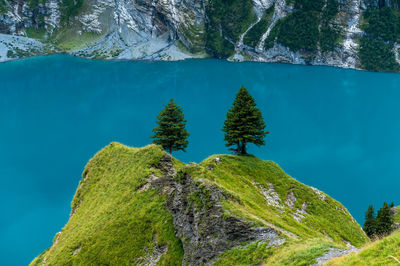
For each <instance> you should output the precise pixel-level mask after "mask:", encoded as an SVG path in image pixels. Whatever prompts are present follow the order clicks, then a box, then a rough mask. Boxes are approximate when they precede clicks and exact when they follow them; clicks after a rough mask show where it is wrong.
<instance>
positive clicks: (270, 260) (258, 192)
mask: <svg viewBox="0 0 400 266" xmlns="http://www.w3.org/2000/svg"><path fill="white" fill-rule="evenodd" d="M71 207H72V211H71V214H70V220H69V222H68V223H67V225H66V226H65V227H64V228H63V229H62V231H61V232H59V233H57V234H56V236H55V238H54V240H53V245H52V246H51V247H50V248H49V249H47V250H46V251H44V252H43V253H42V254H41V255H40V256H38V257H37V258H36V259H35V260H34V261H33V262H32V265H44V264H46V265H71V264H74V265H75V264H76V265H89V264H91V265H93V264H102V265H103V264H111V265H116V264H118V265H130V264H143V265H156V264H160V265H182V263H183V264H185V265H186V264H189V265H200V264H207V265H210V264H215V265H243V264H245V265H248V264H260V263H265V264H271V265H277V264H287V265H289V264H290V265H293V264H303V265H304V264H312V263H315V262H316V258H319V257H321V256H323V255H324V254H325V253H327V252H330V251H332V250H337V249H345V248H348V247H352V245H354V246H361V245H362V244H364V243H366V242H367V237H366V236H365V234H364V232H363V231H362V230H361V228H360V226H359V225H358V224H357V223H356V221H355V220H354V219H353V218H352V216H351V215H350V214H349V212H348V211H347V210H346V209H345V208H344V207H343V206H342V205H341V204H340V203H339V202H337V201H335V200H333V199H332V198H330V197H329V196H328V195H326V194H325V193H323V192H321V191H319V190H317V189H315V188H311V187H308V186H306V185H304V184H301V183H300V182H298V181H296V180H294V179H293V178H291V177H289V176H288V175H286V174H285V173H284V172H283V171H282V170H281V169H280V168H279V166H278V165H276V164H275V163H273V162H270V161H263V160H260V159H258V158H255V157H252V156H233V155H218V156H212V157H210V158H208V159H206V160H205V161H204V162H202V163H201V164H194V163H191V164H188V165H185V164H183V163H182V162H180V161H178V160H176V159H173V158H172V157H171V156H169V155H168V154H166V153H165V152H164V151H162V150H161V148H160V147H159V146H155V145H150V146H147V147H144V148H140V149H139V148H128V147H126V146H123V145H121V144H118V143H112V144H110V145H109V146H107V147H106V148H104V149H103V150H102V151H100V152H99V153H98V154H97V155H96V156H95V157H94V158H93V159H91V160H90V162H89V163H88V165H87V166H86V168H85V170H84V172H83V178H82V180H81V182H80V184H79V186H78V189H77V191H76V194H75V197H74V199H73V201H72V204H71ZM89 262H90V263H89Z"/></svg>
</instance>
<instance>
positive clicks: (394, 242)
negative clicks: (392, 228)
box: [326, 232, 400, 266]
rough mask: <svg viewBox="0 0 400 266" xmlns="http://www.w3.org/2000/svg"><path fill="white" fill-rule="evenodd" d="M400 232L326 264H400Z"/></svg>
mask: <svg viewBox="0 0 400 266" xmlns="http://www.w3.org/2000/svg"><path fill="white" fill-rule="evenodd" d="M393 257H394V258H396V259H397V260H400V232H395V233H393V234H392V235H390V236H388V237H385V238H383V239H381V240H378V241H375V242H373V243H371V244H368V245H366V246H365V247H363V248H362V250H361V251H360V252H357V253H352V254H349V255H347V256H343V257H339V258H336V259H333V260H331V261H329V262H328V263H327V264H326V265H331V266H332V265H393V266H395V265H399V264H400V263H398V262H396V260H395V259H394V258H393Z"/></svg>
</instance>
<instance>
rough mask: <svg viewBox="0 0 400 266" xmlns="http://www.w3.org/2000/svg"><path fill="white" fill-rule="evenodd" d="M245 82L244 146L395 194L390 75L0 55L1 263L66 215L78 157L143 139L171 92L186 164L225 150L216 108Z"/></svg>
mask: <svg viewBox="0 0 400 266" xmlns="http://www.w3.org/2000/svg"><path fill="white" fill-rule="evenodd" d="M242 85H244V86H246V87H247V88H248V89H249V91H250V92H251V94H252V95H253V96H254V97H255V99H256V101H257V103H258V106H259V107H260V109H261V110H262V112H263V115H264V118H265V121H266V124H267V127H268V130H270V131H271V134H269V135H268V136H267V138H266V142H267V145H266V146H265V147H261V148H256V147H250V152H251V153H253V154H255V155H256V156H258V157H260V158H262V159H265V160H273V161H275V162H277V163H278V164H280V165H281V167H282V168H283V169H284V170H285V171H286V172H287V173H289V174H290V175H292V176H293V177H295V178H296V179H298V180H299V181H301V182H303V183H306V184H308V185H311V186H314V187H317V188H319V189H321V190H323V191H325V192H326V193H328V194H329V195H330V196H332V197H334V198H335V199H337V200H339V201H340V202H342V203H343V204H344V205H345V206H346V207H347V208H348V209H349V210H350V212H351V213H352V214H353V216H354V217H355V218H356V219H357V220H358V221H359V222H362V221H363V215H364V211H365V210H366V208H367V207H368V204H371V203H373V204H374V205H377V207H378V206H379V207H380V205H381V204H382V203H383V201H390V202H391V201H394V202H395V203H396V204H400V198H399V188H400V162H399V159H400V137H399V136H400V107H399V103H400V75H399V74H388V73H368V72H361V71H354V70H344V69H337V68H329V67H310V66H295V65H284V64H263V63H230V62H226V61H219V60H188V61H183V62H153V63H151V62H105V61H90V60H85V59H80V58H73V57H69V56H61V55H57V56H49V57H38V58H30V59H26V60H20V61H15V62H8V63H3V64H0V177H1V184H2V185H1V186H0V210H1V216H0V256H1V257H0V261H1V264H2V265H26V264H27V263H28V262H30V261H31V260H32V259H33V258H34V257H35V256H36V255H38V254H39V253H41V252H42V251H43V250H44V249H46V248H47V247H50V246H51V243H52V239H53V237H54V235H55V233H57V232H58V231H60V230H61V228H62V227H63V226H64V224H65V223H66V222H67V221H68V217H69V212H70V202H71V199H72V197H73V195H74V193H75V189H76V187H77V185H78V182H79V180H80V175H81V172H82V170H83V168H84V166H85V164H86V162H87V161H88V160H89V159H90V158H91V157H92V156H93V155H94V154H95V153H96V152H97V151H98V150H100V149H101V148H102V147H104V146H105V145H107V144H108V143H110V142H111V141H118V142H122V143H124V144H126V145H129V146H144V145H147V144H149V143H150V141H151V140H150V139H149V136H150V135H151V134H152V128H153V127H154V126H155V117H156V115H157V114H158V113H159V111H160V110H161V109H162V108H163V105H164V104H165V103H166V102H167V101H168V100H169V99H170V98H171V97H172V98H174V99H175V100H176V102H177V103H178V104H180V105H181V106H182V108H183V110H184V112H185V116H186V119H187V120H188V124H187V126H188V131H189V132H190V133H191V136H190V144H189V147H188V150H187V152H186V153H182V152H179V153H176V154H175V155H176V156H177V157H178V158H179V159H181V160H183V161H185V162H192V161H194V162H200V161H202V160H203V159H204V158H206V157H208V156H210V155H212V154H215V153H228V150H227V148H225V146H224V142H223V133H222V131H221V128H222V125H223V122H224V119H225V114H226V111H227V110H228V109H229V107H230V105H231V103H232V101H233V99H234V96H235V94H236V92H237V91H238V89H239V88H240V86H242Z"/></svg>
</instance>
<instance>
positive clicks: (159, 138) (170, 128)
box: [151, 99, 189, 154]
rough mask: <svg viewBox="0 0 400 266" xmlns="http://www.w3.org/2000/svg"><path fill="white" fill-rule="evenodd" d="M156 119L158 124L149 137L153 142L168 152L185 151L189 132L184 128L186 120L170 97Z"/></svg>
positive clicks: (180, 109)
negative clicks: (152, 134)
mask: <svg viewBox="0 0 400 266" xmlns="http://www.w3.org/2000/svg"><path fill="white" fill-rule="evenodd" d="M157 119H158V121H157V124H158V126H157V127H155V128H154V129H153V132H154V133H155V134H154V136H152V137H151V138H153V139H154V140H153V143H154V144H158V145H161V146H162V147H163V148H164V150H166V151H168V152H169V153H170V154H171V153H172V151H178V150H182V151H185V148H186V147H187V145H188V141H187V138H188V137H189V133H188V132H187V131H186V129H185V126H186V120H185V119H184V114H183V111H182V108H181V107H180V106H179V105H177V104H176V103H174V101H173V99H171V100H170V101H169V102H168V103H167V105H166V106H165V108H164V110H162V111H161V112H160V114H159V115H158V116H157Z"/></svg>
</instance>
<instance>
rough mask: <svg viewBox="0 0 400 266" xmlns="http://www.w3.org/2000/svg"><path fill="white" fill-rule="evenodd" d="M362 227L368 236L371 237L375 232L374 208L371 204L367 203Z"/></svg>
mask: <svg viewBox="0 0 400 266" xmlns="http://www.w3.org/2000/svg"><path fill="white" fill-rule="evenodd" d="M363 229H364V232H365V233H366V234H367V236H368V237H369V238H373V237H374V236H375V234H376V218H375V210H374V207H373V206H372V205H369V207H368V210H367V211H366V212H365V222H364V228H363Z"/></svg>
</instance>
